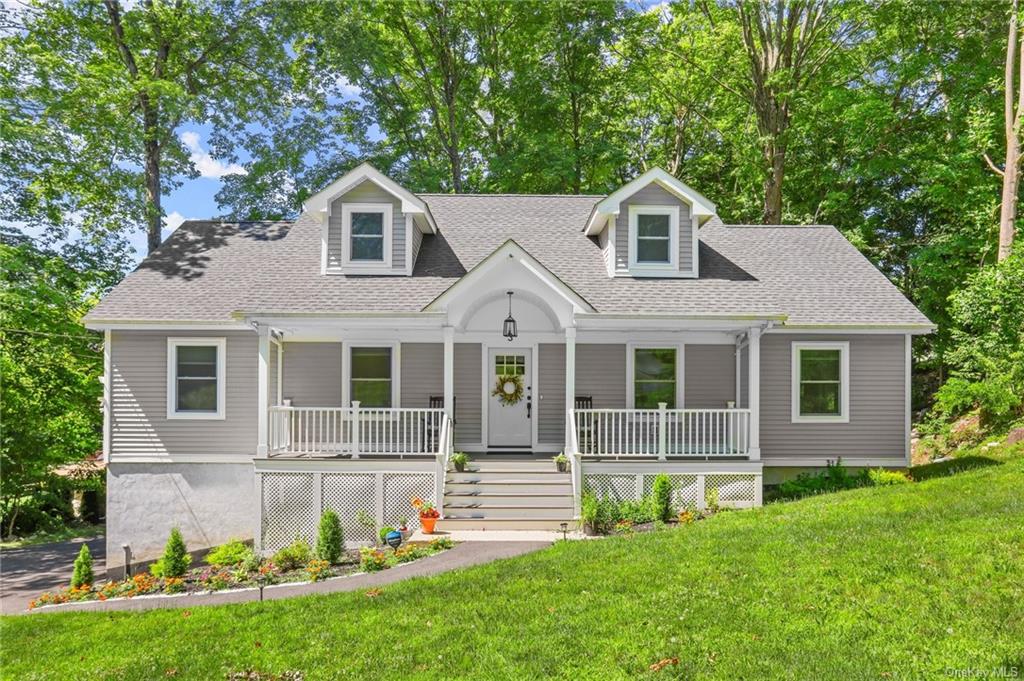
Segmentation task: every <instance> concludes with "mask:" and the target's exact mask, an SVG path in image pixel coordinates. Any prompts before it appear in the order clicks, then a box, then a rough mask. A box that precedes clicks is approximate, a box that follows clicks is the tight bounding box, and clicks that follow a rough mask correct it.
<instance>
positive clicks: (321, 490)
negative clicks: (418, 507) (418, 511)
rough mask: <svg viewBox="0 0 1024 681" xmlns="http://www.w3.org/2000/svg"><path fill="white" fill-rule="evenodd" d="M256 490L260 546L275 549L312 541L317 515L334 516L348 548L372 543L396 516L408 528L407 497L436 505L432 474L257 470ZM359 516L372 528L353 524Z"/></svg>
mask: <svg viewBox="0 0 1024 681" xmlns="http://www.w3.org/2000/svg"><path fill="white" fill-rule="evenodd" d="M259 476H260V485H261V492H262V499H263V502H262V508H261V509H260V513H261V520H260V522H261V546H262V550H263V551H264V552H265V553H270V552H273V551H277V550H278V549H281V548H283V547H285V546H287V545H288V544H290V543H291V542H292V541H293V540H294V539H295V538H296V537H302V538H303V539H305V540H306V541H308V542H309V543H310V545H311V546H312V545H314V543H315V541H316V530H317V524H318V523H319V521H320V514H321V513H322V512H323V511H324V510H326V509H332V510H333V511H334V512H335V513H337V514H338V517H339V519H340V520H341V526H342V529H343V530H344V533H345V543H346V544H347V545H349V546H357V545H365V544H370V543H373V542H374V541H375V540H376V537H377V530H378V529H379V528H381V527H384V526H389V525H390V526H397V525H398V520H399V519H400V518H407V519H409V524H410V526H414V524H415V520H414V516H415V510H414V509H413V507H412V504H411V500H412V498H413V497H414V496H415V497H419V498H421V499H423V500H425V501H430V502H432V503H434V504H436V503H437V499H435V496H436V494H435V491H434V475H433V474H432V473H420V472H416V473H400V472H383V471H381V472H366V473H363V472H359V473H276V472H275V473H259ZM363 514H365V515H366V516H368V517H369V518H370V519H372V521H373V524H374V527H373V528H370V527H367V526H366V525H365V524H363V523H361V522H359V518H360V517H361V516H362V515H363Z"/></svg>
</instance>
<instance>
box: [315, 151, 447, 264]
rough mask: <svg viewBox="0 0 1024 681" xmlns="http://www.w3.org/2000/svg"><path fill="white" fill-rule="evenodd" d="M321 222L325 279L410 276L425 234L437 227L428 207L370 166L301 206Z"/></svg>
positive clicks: (352, 172) (364, 166) (338, 182)
mask: <svg viewBox="0 0 1024 681" xmlns="http://www.w3.org/2000/svg"><path fill="white" fill-rule="evenodd" d="M302 209H303V211H304V212H306V213H310V214H314V215H316V216H317V217H318V218H319V220H320V225H321V229H320V241H321V255H320V273H321V274H374V275H381V274H393V275H398V276H409V275H411V274H412V268H413V265H414V264H415V263H416V256H417V255H418V254H419V250H420V244H421V243H422V241H423V235H424V234H434V233H436V232H437V226H436V225H435V224H434V219H433V217H431V215H430V210H429V209H428V208H427V204H426V203H424V202H423V200H422V199H420V198H419V197H418V196H416V195H415V194H413V193H412V192H410V191H409V190H407V189H405V188H404V187H402V186H401V185H399V184H398V183H397V182H395V181H394V180H392V179H391V178H389V177H387V176H386V175H384V174H382V173H381V172H380V171H378V170H377V169H376V168H374V167H373V166H371V165H369V164H368V163H363V164H361V165H359V166H358V167H356V168H355V169H353V170H352V171H350V172H348V173H346V174H345V176H344V177H342V178H341V179H339V180H337V181H335V182H333V183H331V185H330V186H328V187H327V188H326V189H324V190H323V191H321V192H319V193H317V194H314V195H313V196H311V197H309V198H308V199H307V200H306V201H305V202H304V203H303V205H302Z"/></svg>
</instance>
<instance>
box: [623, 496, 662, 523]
mask: <svg viewBox="0 0 1024 681" xmlns="http://www.w3.org/2000/svg"><path fill="white" fill-rule="evenodd" d="M613 515H614V517H615V519H616V520H628V521H630V522H631V523H633V524H634V525H640V524H642V523H649V522H651V521H652V520H654V510H653V504H652V503H651V499H650V498H644V499H641V500H640V501H636V500H635V499H623V500H622V501H620V502H618V503H617V504H616V505H615V510H614V513H613Z"/></svg>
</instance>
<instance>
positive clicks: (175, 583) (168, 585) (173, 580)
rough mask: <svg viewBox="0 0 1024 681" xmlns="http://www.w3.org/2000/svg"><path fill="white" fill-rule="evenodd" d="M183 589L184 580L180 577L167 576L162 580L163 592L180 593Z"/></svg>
mask: <svg viewBox="0 0 1024 681" xmlns="http://www.w3.org/2000/svg"><path fill="white" fill-rule="evenodd" d="M184 591H185V580H184V579H182V578H181V577H168V578H167V579H165V580H164V593H169V594H180V593H182V592H184Z"/></svg>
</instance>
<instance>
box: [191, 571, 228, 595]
mask: <svg viewBox="0 0 1024 681" xmlns="http://www.w3.org/2000/svg"><path fill="white" fill-rule="evenodd" d="M198 581H199V583H200V584H202V585H203V586H204V587H206V588H207V589H208V590H210V591H220V590H221V589H227V588H228V587H229V586H232V585H233V584H235V583H236V582H235V576H234V575H233V574H232V573H231V571H230V570H225V569H224V568H214V567H208V568H206V569H205V570H203V571H202V572H201V573H200V574H199V580H198Z"/></svg>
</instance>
